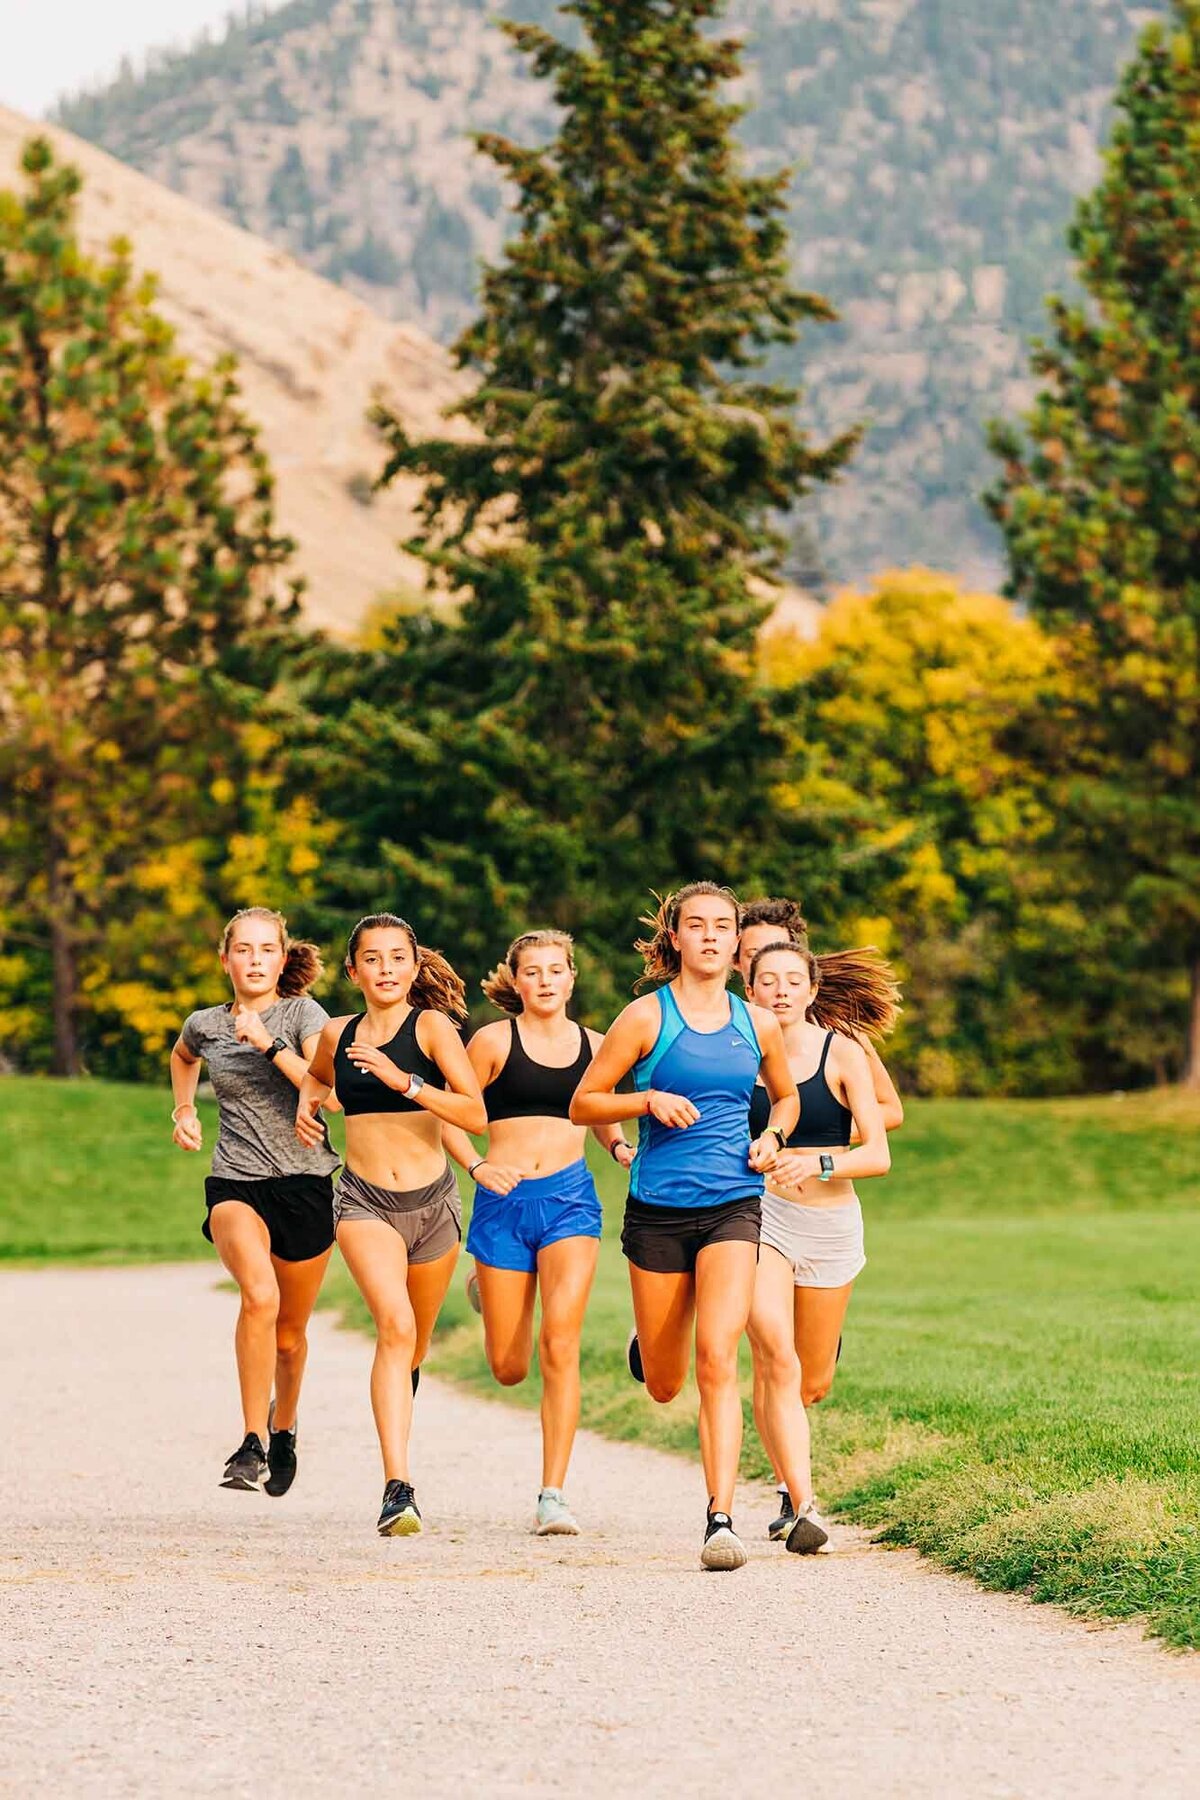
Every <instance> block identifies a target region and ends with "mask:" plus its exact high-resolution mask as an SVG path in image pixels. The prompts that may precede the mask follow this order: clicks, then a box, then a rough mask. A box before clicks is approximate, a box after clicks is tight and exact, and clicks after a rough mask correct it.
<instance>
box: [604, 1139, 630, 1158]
mask: <svg viewBox="0 0 1200 1800" xmlns="http://www.w3.org/2000/svg"><path fill="white" fill-rule="evenodd" d="M632 1149H633V1145H632V1144H631V1143H630V1141H629V1139H628V1138H627V1137H619V1138H614V1139H613V1141H612V1143H611V1144H610V1145H609V1146H608V1154H609V1155H610V1156H611V1157H612V1159H613V1161H614V1162H616V1160H617V1151H618V1150H632Z"/></svg>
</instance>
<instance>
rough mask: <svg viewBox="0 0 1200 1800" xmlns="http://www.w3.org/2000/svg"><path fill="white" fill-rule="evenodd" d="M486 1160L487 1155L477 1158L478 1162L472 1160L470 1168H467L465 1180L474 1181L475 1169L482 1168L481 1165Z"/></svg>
mask: <svg viewBox="0 0 1200 1800" xmlns="http://www.w3.org/2000/svg"><path fill="white" fill-rule="evenodd" d="M486 1161H487V1157H486V1156H481V1157H480V1158H479V1161H478V1162H473V1163H472V1164H471V1166H470V1168H469V1169H468V1170H467V1180H468V1181H474V1179H475V1171H476V1169H482V1167H483V1165H484V1163H485V1162H486Z"/></svg>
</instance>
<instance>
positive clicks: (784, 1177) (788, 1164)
mask: <svg viewBox="0 0 1200 1800" xmlns="http://www.w3.org/2000/svg"><path fill="white" fill-rule="evenodd" d="M820 1174H821V1159H820V1157H819V1156H814V1155H813V1154H812V1152H811V1151H810V1150H781V1151H780V1152H779V1155H778V1156H777V1157H776V1158H775V1161H774V1162H773V1163H772V1165H771V1176H772V1179H773V1180H774V1182H775V1184H776V1186H777V1187H786V1188H802V1187H803V1186H804V1184H805V1182H806V1181H813V1180H816V1179H819V1177H820Z"/></svg>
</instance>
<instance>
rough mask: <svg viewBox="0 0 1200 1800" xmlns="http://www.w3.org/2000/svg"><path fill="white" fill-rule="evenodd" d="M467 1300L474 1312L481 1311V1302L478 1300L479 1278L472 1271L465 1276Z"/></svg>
mask: <svg viewBox="0 0 1200 1800" xmlns="http://www.w3.org/2000/svg"><path fill="white" fill-rule="evenodd" d="M467 1299H468V1301H469V1302H470V1304H471V1307H472V1309H473V1310H474V1311H475V1312H477V1313H481V1312H482V1311H483V1301H482V1300H481V1299H480V1298H479V1277H478V1275H477V1274H476V1273H475V1271H474V1269H472V1270H471V1273H470V1274H469V1275H468V1276H467Z"/></svg>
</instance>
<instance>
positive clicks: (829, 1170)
mask: <svg viewBox="0 0 1200 1800" xmlns="http://www.w3.org/2000/svg"><path fill="white" fill-rule="evenodd" d="M821 1180H822V1181H832V1180H833V1158H832V1156H828V1155H826V1154H824V1153H822V1156H821Z"/></svg>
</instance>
